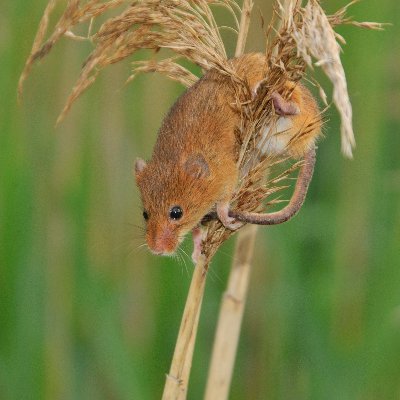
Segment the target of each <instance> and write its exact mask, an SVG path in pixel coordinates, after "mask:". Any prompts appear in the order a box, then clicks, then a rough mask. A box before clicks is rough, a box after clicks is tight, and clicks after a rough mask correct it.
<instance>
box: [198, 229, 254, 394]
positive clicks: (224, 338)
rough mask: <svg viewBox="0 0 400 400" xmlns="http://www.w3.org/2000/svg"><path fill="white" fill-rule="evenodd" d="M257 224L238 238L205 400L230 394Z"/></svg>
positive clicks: (216, 336)
mask: <svg viewBox="0 0 400 400" xmlns="http://www.w3.org/2000/svg"><path fill="white" fill-rule="evenodd" d="M256 235H257V226H256V225H248V226H246V227H244V228H243V229H242V230H241V231H240V233H239V235H238V238H237V241H236V247H235V253H234V259H233V265H232V270H231V273H230V276H229V282H228V287H227V290H226V291H225V293H224V296H223V300H222V304H221V309H220V314H219V320H218V326H217V331H216V334H215V340H214V348H213V354H212V358H211V367H210V370H209V373H208V381H207V387H206V395H205V397H204V399H205V400H215V399H218V400H224V399H227V398H228V395H229V388H230V384H231V380H232V372H233V367H234V365H235V356H236V350H237V345H238V341H239V336H240V326H241V323H242V317H243V311H244V307H245V303H246V295H247V289H248V283H249V277H250V271H251V261H252V257H253V250H254V243H255V239H256Z"/></svg>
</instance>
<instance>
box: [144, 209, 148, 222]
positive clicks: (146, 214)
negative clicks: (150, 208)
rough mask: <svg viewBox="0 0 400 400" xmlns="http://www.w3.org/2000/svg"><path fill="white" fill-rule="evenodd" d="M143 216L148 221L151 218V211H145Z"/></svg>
mask: <svg viewBox="0 0 400 400" xmlns="http://www.w3.org/2000/svg"><path fill="white" fill-rule="evenodd" d="M143 218H144V219H145V220H146V221H147V220H148V219H149V213H148V212H147V211H143Z"/></svg>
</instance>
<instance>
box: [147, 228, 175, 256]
mask: <svg viewBox="0 0 400 400" xmlns="http://www.w3.org/2000/svg"><path fill="white" fill-rule="evenodd" d="M147 244H148V246H149V248H150V250H151V251H152V253H154V254H156V255H171V254H173V253H174V252H175V249H176V246H177V240H176V238H175V235H174V234H173V232H172V231H171V229H168V228H167V229H164V230H162V231H158V232H156V233H155V234H154V235H152V234H151V232H149V233H148V235H147Z"/></svg>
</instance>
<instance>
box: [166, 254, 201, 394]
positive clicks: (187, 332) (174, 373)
mask: <svg viewBox="0 0 400 400" xmlns="http://www.w3.org/2000/svg"><path fill="white" fill-rule="evenodd" d="M207 270H208V265H207V263H206V259H205V257H204V256H203V255H202V256H200V258H199V260H198V262H197V264H196V266H195V268H194V272H193V277H192V282H191V284H190V288H189V293H188V297H187V300H186V305H185V310H184V312H183V316H182V321H181V326H180V329H179V334H178V339H177V341H176V346H175V351H174V356H173V359H172V363H171V368H170V371H169V373H168V375H167V378H166V382H165V386H164V393H163V396H162V400H184V399H186V394H187V388H188V382H189V374H190V369H191V366H192V358H193V350H194V344H195V341H196V333H197V326H198V322H199V316H200V310H201V303H202V300H203V294H204V288H205V283H206V277H207Z"/></svg>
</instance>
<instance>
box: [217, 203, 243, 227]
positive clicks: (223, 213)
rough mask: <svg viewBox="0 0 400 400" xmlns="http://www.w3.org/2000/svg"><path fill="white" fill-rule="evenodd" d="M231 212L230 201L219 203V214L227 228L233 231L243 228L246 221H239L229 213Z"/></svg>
mask: <svg viewBox="0 0 400 400" xmlns="http://www.w3.org/2000/svg"><path fill="white" fill-rule="evenodd" d="M228 213H229V203H228V202H223V203H217V214H218V218H219V220H220V221H221V222H222V225H224V227H225V228H227V229H230V230H231V231H236V230H237V229H239V228H241V227H242V226H243V225H244V223H243V222H240V221H237V220H236V219H235V218H232V217H230V216H229V215H228Z"/></svg>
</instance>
